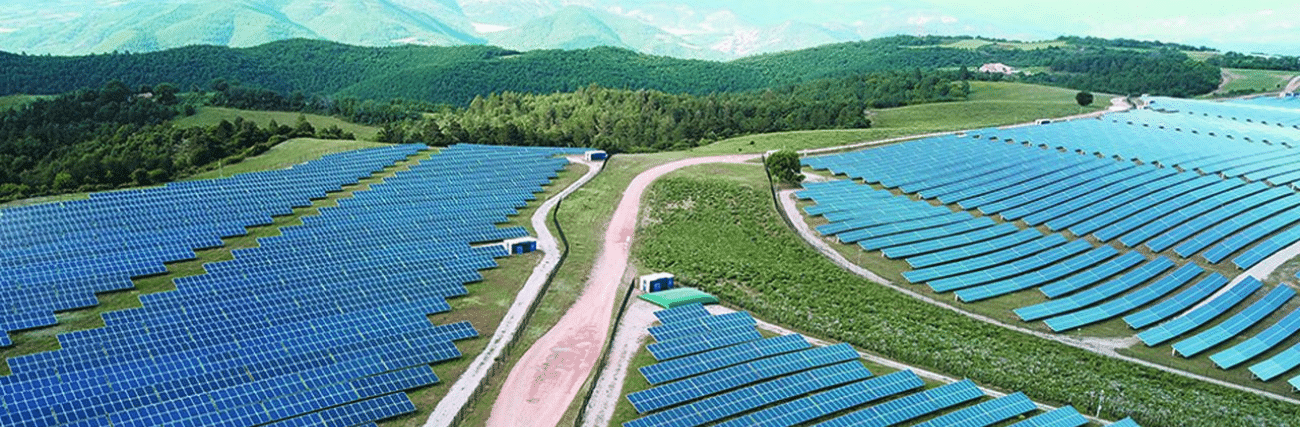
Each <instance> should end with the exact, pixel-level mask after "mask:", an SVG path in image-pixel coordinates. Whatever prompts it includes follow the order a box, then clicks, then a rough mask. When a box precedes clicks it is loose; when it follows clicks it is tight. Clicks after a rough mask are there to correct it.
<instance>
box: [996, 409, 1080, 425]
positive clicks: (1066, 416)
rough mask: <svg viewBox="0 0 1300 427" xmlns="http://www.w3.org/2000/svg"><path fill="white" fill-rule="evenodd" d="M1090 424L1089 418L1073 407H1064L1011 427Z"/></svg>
mask: <svg viewBox="0 0 1300 427" xmlns="http://www.w3.org/2000/svg"><path fill="white" fill-rule="evenodd" d="M1084 424H1088V418H1086V417H1084V416H1083V414H1080V413H1079V411H1078V410H1075V409H1074V407H1073V406H1063V407H1060V408H1057V409H1056V410H1054V411H1051V412H1047V413H1044V414H1039V415H1036V416H1034V417H1033V418H1030V419H1027V420H1024V421H1021V422H1018V423H1015V424H1012V425H1011V427H1079V426H1082V425H1084Z"/></svg>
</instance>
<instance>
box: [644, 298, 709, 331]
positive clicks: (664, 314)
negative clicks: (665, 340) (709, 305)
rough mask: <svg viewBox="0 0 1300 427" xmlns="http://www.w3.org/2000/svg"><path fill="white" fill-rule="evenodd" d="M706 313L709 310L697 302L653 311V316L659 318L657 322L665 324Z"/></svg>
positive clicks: (705, 314)
mask: <svg viewBox="0 0 1300 427" xmlns="http://www.w3.org/2000/svg"><path fill="white" fill-rule="evenodd" d="M708 315H709V311H708V310H705V309H704V305H702V304H700V303H698V302H696V303H690V304H686V305H682V306H677V307H673V308H670V309H667V310H659V311H656V312H655V317H657V318H659V322H660V323H663V324H665V325H667V324H672V323H677V322H679V321H682V320H687V319H692V318H696V317H704V316H708Z"/></svg>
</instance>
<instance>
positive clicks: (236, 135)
mask: <svg viewBox="0 0 1300 427" xmlns="http://www.w3.org/2000/svg"><path fill="white" fill-rule="evenodd" d="M174 91H175V85H170V84H160V85H157V86H156V87H148V86H144V87H140V88H137V89H131V88H128V87H127V86H126V85H125V84H123V83H121V82H117V81H112V82H109V83H108V84H107V85H105V86H104V87H103V88H98V89H86V90H80V91H76V92H73V93H69V94H66V95H62V96H58V97H55V98H52V99H47V100H39V101H35V102H33V103H31V104H27V105H25V106H23V107H20V108H15V109H9V110H5V111H0V201H10V200H16V199H21V198H27V197H34V196H43V195H51V194H61V193H69V192H77V191H100V190H107V189H113V188H119V187H123V186H140V185H149V184H156V183H164V182H169V181H173V180H176V179H179V178H183V177H185V176H188V175H190V174H193V173H195V172H199V171H202V170H207V169H210V168H212V167H215V166H216V165H217V164H218V162H224V163H225V164H231V163H236V162H239V161H241V160H243V159H244V158H245V157H247V156H253V155H257V154H260V153H262V152H264V151H266V150H268V149H270V148H271V147H272V146H274V145H275V144H278V143H280V142H283V141H285V140H288V139H290V138H297V137H318V138H331V139H355V136H354V135H351V134H348V133H346V132H343V131H342V130H341V129H339V128H337V127H333V126H331V127H330V128H327V129H320V130H318V129H315V127H313V126H312V125H311V123H308V122H307V121H306V119H305V118H303V117H300V119H299V121H298V123H296V125H295V126H288V125H281V124H277V123H274V122H272V123H270V124H268V125H267V126H265V127H261V126H258V125H257V123H254V122H252V121H245V120H243V119H242V118H241V119H236V120H235V121H234V122H230V121H225V120H222V121H221V122H220V123H218V124H216V125H212V126H207V127H191V128H182V127H177V126H175V125H173V124H172V123H171V122H170V120H172V119H173V118H176V117H178V115H180V114H183V112H184V111H185V110H187V109H188V110H191V111H192V106H189V107H190V108H186V107H187V105H185V104H183V103H181V101H180V100H179V99H178V97H177V96H176V94H175V92H174Z"/></svg>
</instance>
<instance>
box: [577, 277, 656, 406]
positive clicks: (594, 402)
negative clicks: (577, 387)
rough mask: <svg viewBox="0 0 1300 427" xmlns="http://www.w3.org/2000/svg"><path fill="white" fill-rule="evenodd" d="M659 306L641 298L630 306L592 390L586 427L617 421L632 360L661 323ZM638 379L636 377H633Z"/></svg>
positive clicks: (588, 403)
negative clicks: (651, 332)
mask: <svg viewBox="0 0 1300 427" xmlns="http://www.w3.org/2000/svg"><path fill="white" fill-rule="evenodd" d="M659 309H660V307H659V306H657V305H654V304H651V303H649V302H646V301H645V300H642V299H640V298H633V299H632V301H631V302H630V303H628V306H627V311H626V312H624V313H623V319H622V320H620V321H619V324H618V334H615V335H614V342H613V344H611V348H610V349H609V357H607V358H606V359H605V366H602V367H601V368H600V369H601V373H600V381H597V382H596V386H595V388H593V389H592V390H591V400H590V401H588V402H587V411H586V412H585V413H584V414H585V416H583V418H582V426H584V427H605V426H608V425H609V422H610V420H611V419H612V418H613V417H614V408H615V406H617V405H618V400H619V399H622V398H623V382H624V380H625V379H626V378H627V375H628V370H627V368H628V366H629V365H631V363H632V357H633V356H636V352H637V351H638V350H640V349H641V343H643V342H645V341H646V338H648V337H650V329H649V328H650V327H651V326H653V325H654V323H655V322H656V321H658V320H659V319H658V318H656V317H655V314H654V313H655V312H656V311H658V310H659ZM633 375H636V374H633Z"/></svg>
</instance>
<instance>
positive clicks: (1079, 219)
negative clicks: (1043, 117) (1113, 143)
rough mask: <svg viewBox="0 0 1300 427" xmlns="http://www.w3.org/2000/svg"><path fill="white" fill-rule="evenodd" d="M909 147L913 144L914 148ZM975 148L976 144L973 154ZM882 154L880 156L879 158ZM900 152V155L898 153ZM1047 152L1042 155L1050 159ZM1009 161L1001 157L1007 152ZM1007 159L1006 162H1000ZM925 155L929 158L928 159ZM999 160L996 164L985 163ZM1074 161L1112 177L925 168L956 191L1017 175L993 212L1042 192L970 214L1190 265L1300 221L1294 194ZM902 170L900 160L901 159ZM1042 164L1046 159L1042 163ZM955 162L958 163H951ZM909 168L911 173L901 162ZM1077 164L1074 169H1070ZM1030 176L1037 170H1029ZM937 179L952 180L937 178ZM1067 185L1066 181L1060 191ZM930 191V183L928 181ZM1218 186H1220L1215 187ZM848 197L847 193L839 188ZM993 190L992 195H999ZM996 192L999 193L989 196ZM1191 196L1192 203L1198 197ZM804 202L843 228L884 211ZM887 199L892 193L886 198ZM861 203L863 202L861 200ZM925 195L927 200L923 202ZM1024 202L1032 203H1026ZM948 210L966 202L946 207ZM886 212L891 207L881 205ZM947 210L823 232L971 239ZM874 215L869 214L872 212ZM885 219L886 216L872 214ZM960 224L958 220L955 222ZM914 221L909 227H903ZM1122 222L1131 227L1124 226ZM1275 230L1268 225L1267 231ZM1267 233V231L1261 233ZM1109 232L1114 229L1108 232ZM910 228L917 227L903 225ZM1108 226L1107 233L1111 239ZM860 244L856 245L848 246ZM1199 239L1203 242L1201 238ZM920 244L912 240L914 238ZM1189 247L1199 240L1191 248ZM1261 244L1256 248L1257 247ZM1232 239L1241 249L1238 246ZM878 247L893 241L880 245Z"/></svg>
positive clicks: (992, 199)
mask: <svg viewBox="0 0 1300 427" xmlns="http://www.w3.org/2000/svg"><path fill="white" fill-rule="evenodd" d="M974 144H975V145H980V144H994V147H1001V148H1006V147H1015V146H1013V145H1007V144H1003V143H994V142H986V141H985V142H976V143H974ZM904 145H907V144H904ZM923 145H927V147H925V148H918V149H915V150H916V151H917V152H918V153H929V152H934V149H933V148H934V147H929V146H928V145H931V144H930V143H929V142H927V143H925V144H923ZM967 145H969V144H967ZM872 151H875V150H872ZM894 151H899V150H894ZM1040 151H1041V150H1040ZM999 153H1001V152H999ZM995 154H997V153H995ZM918 155H920V154H918ZM982 155H989V154H982ZM1046 155H1049V156H1059V155H1062V153H1056V152H1048V154H1046ZM1073 157H1074V159H1073V160H1074V161H1079V159H1091V160H1090V161H1093V162H1098V163H1099V166H1098V167H1099V169H1096V170H1098V171H1101V172H1104V173H1106V174H1087V173H1083V174H1074V175H1071V174H1072V173H1075V172H1077V171H1076V170H1073V169H1072V168H1075V167H1077V164H1076V166H1060V163H1061V162H1052V161H1034V162H1028V163H1031V164H1042V165H1048V166H1043V167H1046V168H1049V169H1052V168H1059V169H1055V170H1053V171H1051V173H1047V174H1041V175H1039V174H1026V173H1024V171H1021V170H1019V169H1016V168H1015V165H1016V163H1019V162H1021V160H1020V159H1019V158H1018V157H1014V156H1008V159H1010V160H1012V161H1013V162H1015V163H1011V164H1003V163H996V162H995V163H989V164H983V165H981V166H980V167H981V168H984V169H977V170H974V171H972V172H970V174H969V175H966V174H963V173H955V172H952V171H951V167H950V166H953V165H950V164H943V165H939V166H938V167H935V168H921V169H925V170H928V171H931V172H930V173H932V174H936V175H935V176H936V177H940V176H941V177H942V180H944V181H948V180H953V179H957V180H956V181H955V182H954V185H970V183H971V182H978V180H979V179H987V177H988V176H990V175H992V176H994V177H1000V176H1001V175H999V174H998V172H1000V171H1005V170H1008V168H1011V169H1010V170H1014V171H1016V173H1017V175H1016V176H1017V178H1016V179H1021V180H1024V181H1018V182H998V181H994V184H991V185H1002V186H1003V188H1002V189H1003V190H1010V191H1005V192H999V191H992V192H985V193H983V194H982V195H981V196H982V197H986V198H985V199H983V200H982V202H985V203H1002V202H1005V201H1007V200H1011V199H1007V197H1008V196H1013V195H1015V192H1016V191H1021V192H1024V191H1032V190H1035V189H1042V190H1043V191H1040V192H1037V193H1036V194H1034V195H1033V196H1032V197H1029V198H1027V199H1022V200H1021V202H1030V201H1034V202H1033V203H1026V204H1020V205H1014V204H1007V203H1002V204H1001V205H998V206H980V205H978V203H970V204H962V205H961V206H962V207H963V208H966V209H972V208H977V209H980V210H981V211H982V212H983V213H985V214H1001V215H1002V216H1003V217H1004V218H1007V219H1025V220H1026V221H1027V222H1028V223H1029V224H1030V225H1039V224H1043V223H1046V224H1048V226H1049V228H1051V229H1053V230H1060V229H1065V228H1067V227H1070V226H1074V225H1078V226H1079V227H1078V228H1071V231H1072V232H1074V233H1075V234H1079V235H1083V234H1088V233H1090V232H1096V234H1095V235H1096V236H1097V237H1098V238H1100V239H1102V240H1110V239H1113V238H1116V237H1121V236H1122V238H1121V242H1122V243H1124V244H1125V245H1128V246H1135V245H1137V244H1141V243H1144V242H1146V243H1147V246H1148V248H1150V249H1152V250H1155V251H1161V250H1164V249H1168V248H1169V247H1171V246H1173V245H1174V244H1175V243H1178V242H1180V241H1183V240H1187V241H1186V242H1185V243H1183V244H1182V245H1179V246H1178V247H1177V248H1176V249H1175V251H1176V252H1177V253H1178V254H1180V255H1182V256H1191V255H1194V254H1195V253H1197V252H1200V251H1202V250H1204V249H1206V248H1207V247H1210V246H1211V245H1214V244H1215V243H1218V242H1220V241H1223V244H1220V245H1219V246H1217V247H1214V248H1211V249H1212V251H1213V252H1214V253H1215V255H1214V256H1215V257H1216V258H1217V259H1216V261H1217V260H1219V259H1222V258H1223V257H1226V256H1227V255H1228V254H1230V253H1232V252H1235V251H1236V250H1238V249H1240V248H1241V247H1243V246H1245V245H1246V244H1249V243H1251V242H1252V241H1254V240H1258V239H1259V238H1262V237H1264V236H1265V235H1267V234H1270V233H1272V232H1275V231H1277V230H1278V229H1280V228H1282V227H1285V226H1287V225H1290V224H1292V223H1295V222H1297V221H1300V196H1296V195H1294V194H1291V193H1290V192H1289V191H1286V190H1282V189H1267V187H1264V186H1262V185H1254V186H1252V185H1243V184H1241V183H1235V184H1234V183H1233V182H1230V181H1223V180H1219V179H1215V178H1213V177H1202V178H1201V179H1193V180H1190V181H1188V179H1190V178H1194V177H1195V175H1194V174H1179V173H1176V172H1174V171H1171V170H1168V169H1165V170H1161V169H1153V168H1139V167H1136V166H1134V165H1133V164H1123V163H1118V162H1114V161H1108V160H1102V159H1095V158H1087V157H1083V156H1073ZM819 159H820V158H813V159H809V160H808V161H807V163H809V164H811V165H814V167H820V166H830V167H832V168H833V167H835V166H834V165H827V164H820V165H819V161H821V160H819ZM894 160H895V161H897V160H898V159H894ZM1040 160H1041V159H1040ZM835 161H836V160H826V161H821V162H822V163H829V162H835ZM949 161H951V160H949ZM899 163H908V162H906V161H900V162H899ZM1067 163H1068V162H1067ZM872 164H873V166H872V167H871V169H873V170H878V169H880V167H879V166H874V163H872ZM1117 165H1126V166H1122V169H1124V171H1121V172H1120V173H1114V171H1110V170H1109V169H1111V168H1115V167H1121V166H1117ZM840 167H842V168H843V170H837V169H832V170H833V171H836V172H848V173H850V175H851V176H853V177H860V178H863V179H866V180H867V181H871V180H872V179H873V176H872V175H867V174H865V173H859V171H857V170H856V169H854V166H852V165H842V166H840ZM1019 168H1020V169H1024V168H1027V167H1026V166H1020V167H1019ZM936 171H942V174H941V175H939V174H937V172H936ZM1137 172H1141V173H1139V174H1138V175H1141V176H1142V177H1143V178H1141V179H1139V178H1137V175H1134V173H1137ZM911 174H912V175H918V174H922V172H912V173H911ZM1053 180H1057V181H1053ZM922 181H925V180H924V179H922ZM1211 184H1213V185H1211ZM836 188H837V189H842V188H843V187H836ZM990 188H992V187H990ZM979 191H989V189H985V190H979ZM1189 191H1190V193H1189ZM810 193H811V192H804V193H802V194H801V195H802V196H804V197H810V196H813V195H820V196H822V197H821V198H818V202H819V207H820V206H821V205H831V207H829V208H826V209H819V210H813V209H811V208H810V209H809V210H808V212H809V213H810V214H815V213H822V214H825V215H826V216H827V219H830V220H832V221H838V220H839V217H837V216H832V215H831V213H833V212H834V213H838V212H836V211H841V212H842V211H851V210H854V209H858V208H861V207H863V206H864V205H863V203H864V201H866V202H875V201H877V200H879V198H865V199H863V200H857V201H853V200H852V198H849V199H847V200H846V199H844V198H831V199H829V200H822V198H826V197H827V195H826V194H825V192H823V193H821V194H810ZM881 193H884V192H881ZM1076 193H1077V194H1076ZM852 194H854V195H858V194H861V192H854V193H852ZM921 194H922V195H925V193H924V192H921ZM1022 194H1023V193H1022ZM940 200H941V201H943V202H945V203H952V202H959V203H966V201H958V200H943V199H942V197H941V198H940ZM836 204H845V205H847V206H844V207H838V206H836ZM876 205H882V204H880V203H876ZM896 205H898V203H892V204H889V203H886V204H883V206H890V207H893V206H896ZM934 209H938V207H935V206H929V205H926V206H924V208H920V207H918V208H915V209H913V210H912V211H911V212H909V211H907V210H902V211H901V212H900V211H894V212H893V213H892V215H887V216H883V217H882V216H880V215H872V216H871V218H873V220H869V221H868V220H861V219H859V220H855V221H850V222H832V223H831V224H828V225H825V226H822V227H819V228H818V229H819V231H821V232H823V233H825V234H834V233H842V232H845V231H849V230H855V229H860V228H863V227H872V226H875V227H876V230H873V229H870V228H869V229H867V230H857V231H849V232H848V233H845V234H840V235H839V237H840V239H841V240H842V241H846V242H857V241H862V240H864V239H866V238H872V237H876V236H878V235H882V234H883V235H888V234H890V233H891V232H892V231H893V230H890V229H888V228H881V227H880V226H879V225H880V224H888V223H889V222H891V221H894V220H896V219H898V218H900V217H899V215H912V216H915V217H927V219H926V220H925V221H926V224H925V225H927V226H931V227H934V226H945V227H952V226H954V225H955V226H956V227H957V228H958V230H954V231H958V232H960V231H963V230H961V228H963V227H964V226H965V225H966V224H970V223H971V222H970V220H969V218H963V217H956V216H955V217H952V219H950V220H947V219H945V218H943V217H937V218H929V217H931V216H933V214H931V213H930V212H932V211H933V210H934ZM863 210H865V209H863ZM866 213H876V214H878V213H879V212H863V214H864V215H865V214H866ZM952 215H958V214H952ZM901 218H907V217H905V216H904V217H901ZM1121 219H1122V220H1121ZM1265 220H1267V221H1265ZM1257 223H1258V224H1257ZM1107 224H1109V226H1106V225H1107ZM899 226H901V227H906V226H907V224H899ZM1103 226H1106V227H1104V229H1103ZM846 236H851V237H852V238H846ZM1193 236H1194V237H1193ZM907 237H910V236H907ZM1189 237H1191V238H1190V239H1189ZM1249 237H1253V239H1249V240H1247V238H1249ZM1229 238H1231V242H1229V241H1228V239H1229ZM877 239H883V238H880V237H877ZM894 243H897V242H896V241H893V240H884V241H879V240H877V241H871V242H867V244H866V245H864V247H867V248H874V247H881V246H885V245H890V244H894Z"/></svg>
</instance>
